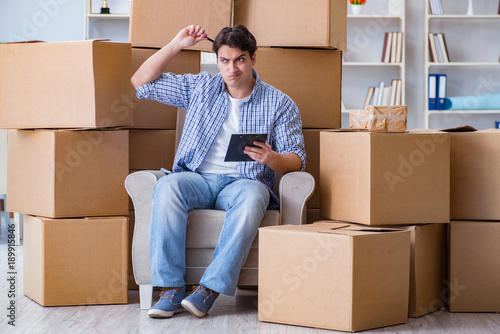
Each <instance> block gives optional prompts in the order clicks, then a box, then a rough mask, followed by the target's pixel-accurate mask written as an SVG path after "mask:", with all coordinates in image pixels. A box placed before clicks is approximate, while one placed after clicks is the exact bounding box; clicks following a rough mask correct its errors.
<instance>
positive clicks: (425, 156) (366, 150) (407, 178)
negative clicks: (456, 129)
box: [320, 130, 450, 225]
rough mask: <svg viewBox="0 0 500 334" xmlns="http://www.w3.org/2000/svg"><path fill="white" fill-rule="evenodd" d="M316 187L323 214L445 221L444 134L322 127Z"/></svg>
mask: <svg viewBox="0 0 500 334" xmlns="http://www.w3.org/2000/svg"><path fill="white" fill-rule="evenodd" d="M320 192H321V207H320V209H321V215H322V216H323V217H325V218H328V219H334V220H342V221H350V222H355V223H361V224H367V225H401V224H402V225H407V224H423V223H448V222H449V220H450V138H449V134H448V133H445V132H440V131H434V132H432V131H410V132H408V133H389V132H359V131H348V130H344V131H334V130H332V131H322V132H320Z"/></svg>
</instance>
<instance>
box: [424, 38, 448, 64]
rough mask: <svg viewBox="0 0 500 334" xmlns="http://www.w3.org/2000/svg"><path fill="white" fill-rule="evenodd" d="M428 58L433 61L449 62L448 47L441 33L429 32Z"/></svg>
mask: <svg viewBox="0 0 500 334" xmlns="http://www.w3.org/2000/svg"><path fill="white" fill-rule="evenodd" d="M429 58H430V60H431V62H434V63H449V62H450V57H449V55H448V48H447V47H446V40H445V38H444V34H443V33H437V34H435V33H432V32H430V33H429Z"/></svg>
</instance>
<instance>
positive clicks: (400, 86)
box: [394, 79, 403, 106]
mask: <svg viewBox="0 0 500 334" xmlns="http://www.w3.org/2000/svg"><path fill="white" fill-rule="evenodd" d="M402 100H403V80H401V79H398V80H397V86H396V102H394V105H396V106H399V105H401V102H402Z"/></svg>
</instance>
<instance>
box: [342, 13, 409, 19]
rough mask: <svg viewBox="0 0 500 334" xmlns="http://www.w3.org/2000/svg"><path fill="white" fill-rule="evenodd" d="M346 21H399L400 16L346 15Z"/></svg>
mask: <svg viewBox="0 0 500 334" xmlns="http://www.w3.org/2000/svg"><path fill="white" fill-rule="evenodd" d="M347 18H348V19H395V20H401V19H402V18H401V16H397V15H389V14H362V15H352V14H348V15H347Z"/></svg>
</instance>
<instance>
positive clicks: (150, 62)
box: [130, 25, 207, 88]
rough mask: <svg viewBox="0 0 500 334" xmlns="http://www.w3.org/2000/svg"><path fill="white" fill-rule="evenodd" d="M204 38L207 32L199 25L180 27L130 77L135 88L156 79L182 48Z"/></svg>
mask: <svg viewBox="0 0 500 334" xmlns="http://www.w3.org/2000/svg"><path fill="white" fill-rule="evenodd" d="M204 39H207V34H205V29H203V28H202V27H201V26H194V25H191V26H189V27H186V28H184V29H182V30H181V31H179V33H178V34H177V36H175V37H174V39H173V40H172V41H171V42H170V43H168V44H167V45H165V46H164V47H163V48H161V49H160V50H159V51H158V52H156V53H155V54H154V55H152V56H151V57H149V58H148V59H147V60H146V61H145V62H144V64H142V65H141V67H139V69H138V70H137V71H136V72H135V73H134V75H133V76H132V78H131V79H130V81H131V82H132V85H133V86H134V87H135V88H137V87H139V86H142V85H144V84H146V83H148V82H151V81H153V80H156V79H157V78H158V77H159V76H160V75H161V74H162V73H163V70H164V69H165V67H166V66H167V65H168V64H169V63H170V62H171V61H172V59H174V57H175V56H176V55H177V54H178V53H179V52H180V51H181V50H182V49H183V48H187V47H189V46H193V45H195V44H196V43H198V42H199V41H202V40H204Z"/></svg>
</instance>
